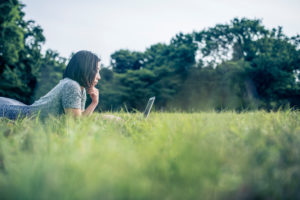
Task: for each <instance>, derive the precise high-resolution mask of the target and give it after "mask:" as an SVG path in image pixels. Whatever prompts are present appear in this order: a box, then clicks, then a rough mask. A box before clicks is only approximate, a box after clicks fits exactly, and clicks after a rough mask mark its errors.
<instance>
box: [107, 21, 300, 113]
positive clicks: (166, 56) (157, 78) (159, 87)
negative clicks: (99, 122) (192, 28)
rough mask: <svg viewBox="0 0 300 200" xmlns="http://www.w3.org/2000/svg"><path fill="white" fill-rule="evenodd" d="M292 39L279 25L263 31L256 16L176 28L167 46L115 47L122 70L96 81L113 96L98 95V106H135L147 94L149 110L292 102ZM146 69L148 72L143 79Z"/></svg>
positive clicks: (295, 51)
mask: <svg viewBox="0 0 300 200" xmlns="http://www.w3.org/2000/svg"><path fill="white" fill-rule="evenodd" d="M299 41H300V36H295V37H291V38H290V37H287V36H285V35H284V34H283V32H282V28H281V27H279V28H278V29H273V30H271V31H270V30H267V29H266V28H265V27H264V26H263V25H262V22H261V20H256V19H255V20H251V19H246V18H242V19H238V18H235V19H233V20H232V21H231V23H230V24H217V25H216V26H215V27H212V28H209V29H207V30H202V31H200V32H194V33H193V34H182V33H179V34H177V35H176V36H175V37H174V38H172V39H171V41H170V43H169V44H161V43H158V44H155V45H152V46H150V47H149V48H148V49H146V51H145V52H143V53H141V52H130V51H128V50H120V51H117V52H116V53H114V54H113V55H112V60H113V66H112V67H113V71H114V72H118V73H122V75H121V76H118V75H116V76H111V77H114V78H115V79H116V80H114V81H110V84H104V85H103V87H101V89H103V90H105V91H108V90H109V93H106V92H105V93H104V94H111V93H113V94H114V95H111V97H105V96H104V95H103V97H102V98H104V101H103V104H102V108H104V110H105V109H106V108H108V107H109V108H112V107H113V108H120V107H121V106H122V104H126V106H128V107H129V109H131V108H137V109H141V105H143V104H142V103H141V102H143V103H144V102H145V101H146V100H145V99H147V98H148V97H150V96H152V95H155V96H156V97H157V98H156V104H155V106H156V108H158V109H168V110H190V111H192V110H210V109H216V110H223V109H235V110H242V109H257V108H264V109H268V110H270V109H278V108H280V107H282V106H289V105H291V106H299V105H300V102H299V101H297V100H296V99H299V94H300V87H299V82H296V75H297V73H299V67H300V50H299V44H300V43H299ZM137 55H139V56H137ZM196 56H197V57H198V58H199V60H197V61H196ZM124 63H125V64H124ZM134 63H139V65H138V66H139V67H133V66H136V65H135V64H134ZM117 66H123V69H126V70H123V71H120V70H119V71H118V70H117V69H119V68H121V67H117ZM145 69H147V70H151V72H152V75H154V76H151V78H150V79H146V80H145V79H144V78H143V77H144V76H146V77H147V74H148V73H149V72H148V71H147V70H145ZM130 70H134V71H130ZM144 73H145V74H144ZM106 87H108V88H106ZM114 89H116V90H115V91H112V90H114ZM117 90H119V91H120V95H119V96H118V95H117ZM111 98H114V99H115V98H119V99H122V101H117V102H116V101H112V100H111ZM113 103H117V105H113Z"/></svg>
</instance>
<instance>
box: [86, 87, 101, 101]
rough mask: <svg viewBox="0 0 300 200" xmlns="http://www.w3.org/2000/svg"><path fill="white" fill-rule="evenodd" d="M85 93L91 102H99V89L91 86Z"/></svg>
mask: <svg viewBox="0 0 300 200" xmlns="http://www.w3.org/2000/svg"><path fill="white" fill-rule="evenodd" d="M87 93H88V94H89V95H90V97H91V99H92V103H95V104H98V102H99V90H98V89H97V88H95V87H91V88H89V89H88V90H87Z"/></svg>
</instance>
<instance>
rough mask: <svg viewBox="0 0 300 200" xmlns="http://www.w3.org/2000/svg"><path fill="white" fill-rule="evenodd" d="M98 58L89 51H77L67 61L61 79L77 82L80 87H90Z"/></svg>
mask: <svg viewBox="0 0 300 200" xmlns="http://www.w3.org/2000/svg"><path fill="white" fill-rule="evenodd" d="M99 61H100V58H99V57H98V56H96V55H95V54H94V53H92V52H90V51H78V52H77V53H75V54H74V55H73V56H72V58H71V60H70V61H69V63H68V65H67V68H66V70H65V72H64V75H63V78H70V79H72V80H74V81H77V82H78V83H79V85H80V86H83V87H85V88H89V87H91V85H92V83H93V81H94V78H95V76H96V73H97V64H98V62H99Z"/></svg>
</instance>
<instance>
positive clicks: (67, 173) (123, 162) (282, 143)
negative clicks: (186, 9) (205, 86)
mask: <svg viewBox="0 0 300 200" xmlns="http://www.w3.org/2000/svg"><path fill="white" fill-rule="evenodd" d="M114 114H116V115H118V116H121V117H122V118H123V119H124V122H120V123H118V122H114V121H107V120H103V119H102V118H101V115H100V114H94V115H92V116H91V117H86V118H81V119H80V120H73V119H72V118H69V117H61V118H49V119H48V120H47V121H45V123H41V122H38V121H33V120H29V119H24V120H23V121H16V122H14V123H12V122H10V121H8V120H5V119H1V121H0V188H1V193H0V199H30V200H34V199H198V198H199V197H201V199H298V197H299V195H300V193H299V178H300V167H299V166H300V156H299V154H300V150H299V142H300V132H299V131H300V119H299V116H300V115H299V112H290V111H281V112H270V113H266V112H248V113H241V114H237V113H234V112H222V113H214V112H208V113H193V114H185V113H174V114H170V113H155V112H154V113H151V115H150V116H149V118H148V119H147V120H144V119H143V118H142V116H141V114H128V113H114Z"/></svg>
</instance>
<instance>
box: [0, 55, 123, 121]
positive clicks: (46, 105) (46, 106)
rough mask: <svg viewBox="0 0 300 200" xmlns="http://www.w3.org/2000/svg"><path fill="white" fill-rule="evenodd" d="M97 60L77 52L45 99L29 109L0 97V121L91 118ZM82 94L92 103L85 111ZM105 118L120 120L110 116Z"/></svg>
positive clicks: (97, 74)
mask: <svg viewBox="0 0 300 200" xmlns="http://www.w3.org/2000/svg"><path fill="white" fill-rule="evenodd" d="M99 71H100V59H99V58H98V56H96V55H95V54H93V53H91V52H89V51H79V52H77V53H76V54H75V55H74V56H73V57H72V58H71V60H70V62H69V63H68V65H67V68H66V70H65V72H64V74H63V79H62V80H60V82H59V83H58V84H57V85H56V86H55V87H54V88H53V89H52V90H50V91H49V92H48V93H47V94H46V95H45V96H43V97H41V98H40V99H39V100H37V101H35V102H34V103H33V104H32V105H25V104H23V103H21V102H19V101H16V100H14V99H9V98H5V97H0V117H7V118H9V119H12V120H15V119H17V118H18V117H26V116H28V117H32V116H33V117H36V116H39V117H40V118H42V119H44V118H45V117H47V116H49V115H54V116H57V115H62V114H64V113H66V114H71V115H73V116H75V117H79V116H81V115H84V116H88V115H91V114H92V113H93V112H94V110H95V108H96V106H97V105H98V101H99V91H98V89H96V88H95V86H96V84H97V83H98V81H99V80H100V78H101V77H100V73H99ZM86 92H87V93H88V94H89V95H90V97H91V99H92V102H91V104H90V105H89V106H88V107H87V108H86V109H85V102H86ZM104 117H105V118H109V119H117V120H118V119H120V118H118V117H115V116H113V115H105V116H104Z"/></svg>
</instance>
